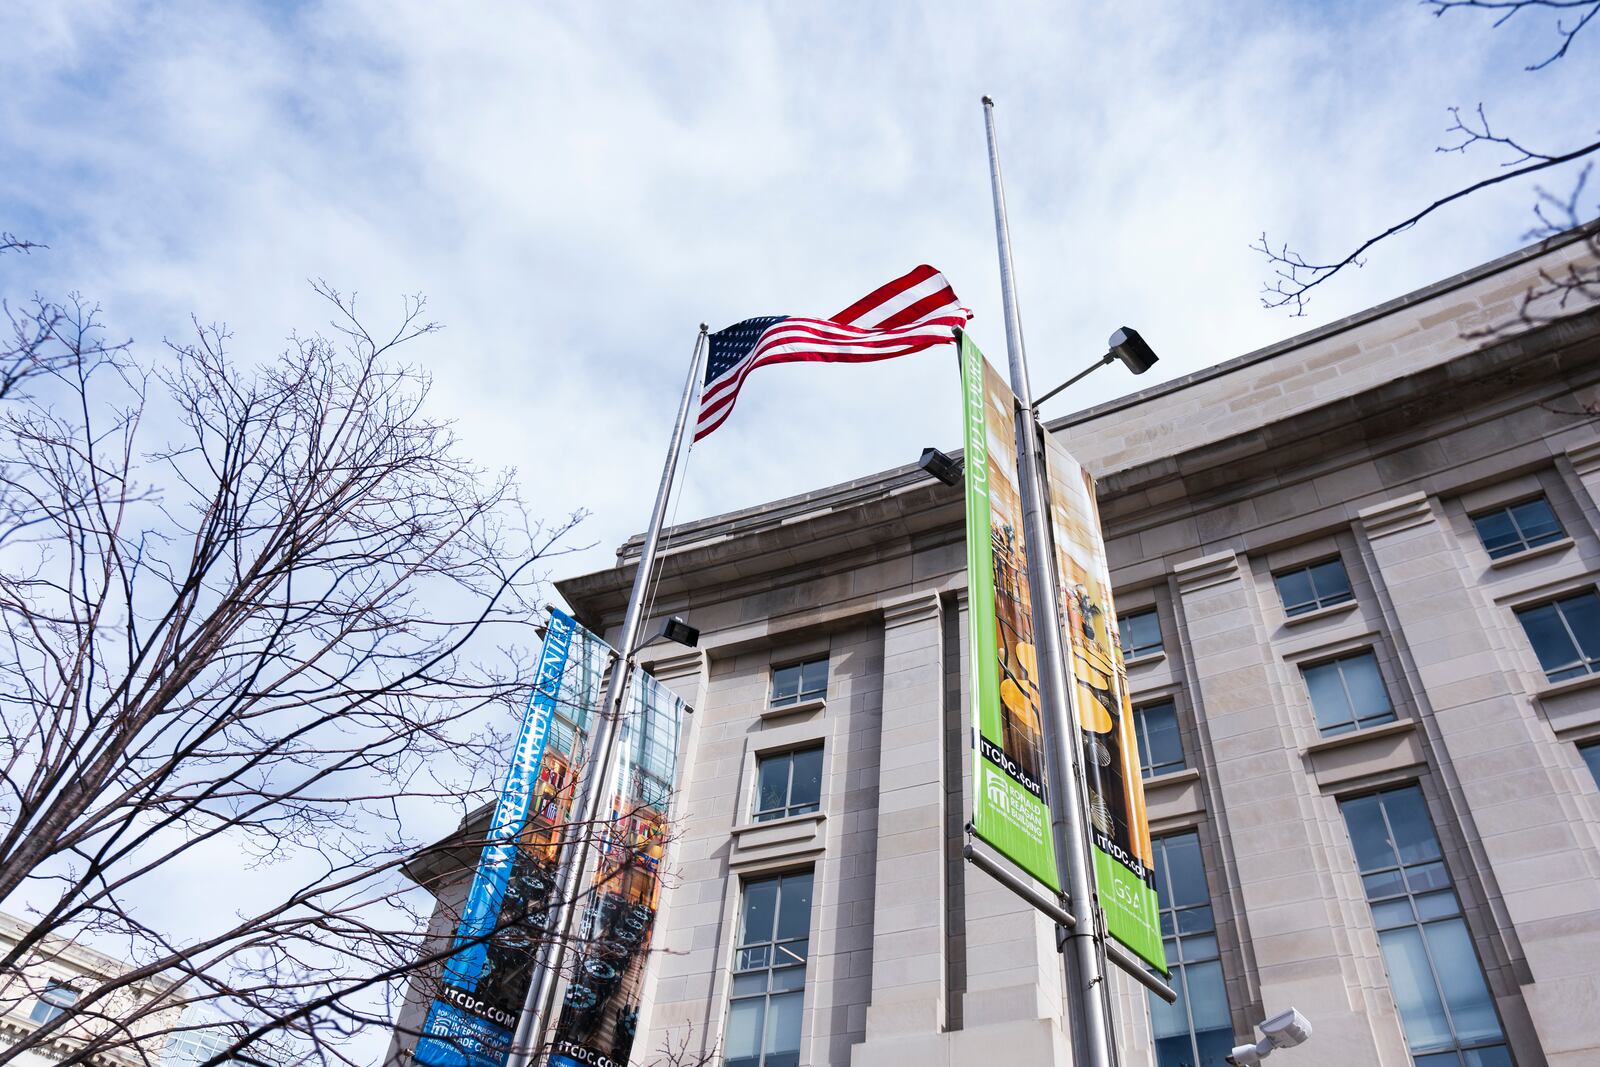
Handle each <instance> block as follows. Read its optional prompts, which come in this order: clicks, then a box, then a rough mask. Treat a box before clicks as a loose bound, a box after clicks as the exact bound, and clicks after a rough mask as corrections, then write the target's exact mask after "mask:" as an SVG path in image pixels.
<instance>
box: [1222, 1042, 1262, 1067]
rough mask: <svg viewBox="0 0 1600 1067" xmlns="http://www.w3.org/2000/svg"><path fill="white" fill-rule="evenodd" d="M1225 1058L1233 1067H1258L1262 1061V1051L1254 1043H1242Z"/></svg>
mask: <svg viewBox="0 0 1600 1067" xmlns="http://www.w3.org/2000/svg"><path fill="white" fill-rule="evenodd" d="M1223 1058H1224V1059H1225V1060H1227V1061H1228V1062H1229V1063H1231V1064H1233V1067H1256V1065H1257V1064H1259V1063H1260V1062H1261V1053H1259V1052H1257V1051H1256V1047H1255V1046H1254V1045H1240V1046H1239V1047H1237V1048H1235V1049H1234V1050H1233V1051H1232V1052H1230V1053H1228V1054H1227V1055H1226V1056H1224V1057H1223Z"/></svg>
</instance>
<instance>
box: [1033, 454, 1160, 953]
mask: <svg viewBox="0 0 1600 1067" xmlns="http://www.w3.org/2000/svg"><path fill="white" fill-rule="evenodd" d="M1045 448H1046V451H1045V466H1046V467H1047V468H1048V470H1049V478H1050V532H1051V540H1053V541H1054V542H1055V555H1056V581H1057V582H1058V583H1059V586H1058V590H1057V591H1058V593H1059V595H1060V599H1061V603H1060V607H1061V622H1062V626H1063V627H1064V628H1065V630H1066V633H1065V635H1064V636H1065V638H1066V647H1067V650H1068V655H1069V658H1070V667H1071V675H1072V679H1071V680H1072V685H1071V689H1070V694H1071V702H1072V709H1073V713H1074V714H1075V715H1076V716H1077V720H1078V726H1079V730H1080V733H1081V736H1082V740H1083V751H1082V754H1081V756H1080V759H1081V760H1082V764H1083V778H1084V783H1085V786H1086V787H1087V792H1088V797H1087V803H1088V810H1087V812H1086V816H1087V818H1088V821H1089V840H1090V842H1091V843H1092V846H1093V852H1094V873H1095V888H1096V890H1097V891H1098V895H1099V897H1100V907H1101V910H1103V911H1104V912H1105V916H1106V930H1107V932H1109V933H1110V934H1111V936H1112V937H1114V938H1116V939H1117V940H1118V941H1120V942H1122V943H1123V944H1124V945H1126V946H1127V947H1128V948H1129V949H1131V950H1132V951H1134V952H1135V953H1137V954H1138V955H1139V956H1140V957H1141V958H1142V959H1144V961H1145V962H1146V963H1149V964H1150V965H1151V966H1153V967H1155V968H1156V969H1157V970H1159V971H1161V973H1163V974H1166V973H1167V961H1166V954H1165V953H1164V952H1163V951H1162V948H1161V926H1160V922H1159V911H1158V905H1157V901H1156V888H1155V866H1154V850H1153V849H1152V847H1151V844H1150V820H1149V817H1148V816H1147V814H1146V812H1145V804H1144V779H1143V777H1142V775H1141V774H1140V771H1139V748H1138V742H1137V741H1136V739H1135V737H1134V732H1133V708H1132V706H1131V704H1130V703H1129V701H1128V674H1127V668H1126V667H1124V666H1123V663H1122V642H1121V640H1120V639H1119V638H1118V636H1117V609H1116V607H1115V606H1114V605H1113V604H1112V602H1111V569H1110V567H1109V566H1108V565H1107V563H1106V546H1105V537H1104V535H1103V534H1102V533H1101V530H1100V510H1099V507H1098V506H1097V504H1096V503H1095V491H1094V478H1093V477H1092V476H1090V474H1089V472H1088V471H1086V470H1084V468H1083V465H1082V464H1080V463H1079V462H1078V461H1077V460H1075V459H1073V458H1072V454H1071V453H1070V452H1068V451H1067V450H1066V448H1065V447H1064V446H1063V445H1062V444H1061V443H1060V442H1059V441H1057V440H1056V439H1055V437H1054V436H1053V435H1051V434H1046V435H1045Z"/></svg>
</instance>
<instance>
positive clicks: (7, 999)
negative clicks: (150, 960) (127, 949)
mask: <svg viewBox="0 0 1600 1067" xmlns="http://www.w3.org/2000/svg"><path fill="white" fill-rule="evenodd" d="M31 929H32V925H31V924H30V923H28V922H27V921H25V920H23V919H19V918H17V917H16V916H14V915H7V914H5V913H3V912H0V950H9V949H12V948H14V947H15V946H16V945H17V943H18V942H20V941H21V940H22V939H23V938H24V937H25V936H26V935H27V934H28V932H29V931H30V930H31ZM127 970H128V965H127V964H126V963H124V962H122V961H120V960H116V959H113V958H112V957H110V956H107V955H105V954H104V953H102V952H96V951H95V950H94V949H92V948H89V947H88V946H86V945H82V944H79V943H78V942H76V941H70V940H67V939H66V938H63V937H56V936H47V937H46V938H44V940H43V941H41V942H40V943H39V944H37V945H36V946H35V948H34V949H33V950H32V951H31V952H29V953H27V954H26V955H25V956H24V957H23V959H22V961H21V962H20V963H19V964H18V965H17V966H16V968H15V969H13V970H10V971H6V972H4V973H0V1054H4V1053H8V1052H9V1053H10V1059H8V1060H7V1062H8V1063H13V1064H16V1065H17V1067H48V1065H49V1064H53V1063H59V1062H60V1061H61V1060H63V1059H65V1058H66V1057H67V1056H69V1055H72V1054H73V1053H75V1052H81V1051H82V1049H83V1046H84V1044H85V1043H86V1042H87V1041H88V1040H91V1039H93V1038H97V1037H100V1036H101V1035H102V1034H104V1033H106V1032H107V1031H115V1027H114V1025H113V1024H112V1023H110V1022H108V1021H107V1019H117V1018H123V1017H126V1016H128V1015H130V1014H131V1013H132V1012H133V1010H134V1009H135V1008H137V1007H138V1006H139V1005H140V1004H141V1003H145V1002H147V1001H149V1000H151V999H153V998H154V997H156V996H157V995H160V994H163V993H166V992H168V991H169V990H170V989H171V986H172V982H171V980H170V979H165V978H151V979H144V980H141V981H138V982H134V983H132V984H130V985H129V986H128V987H127V988H125V989H122V990H119V991H118V992H116V993H114V994H113V995H112V997H111V998H110V1003H109V1005H102V1006H101V1007H99V1008H97V1009H96V1010H95V1011H94V1012H93V1013H92V1014H90V1015H88V1016H86V1017H82V1018H69V1020H68V1022H67V1025H65V1026H63V1027H61V1028H60V1029H59V1030H57V1032H56V1033H55V1035H54V1036H53V1037H51V1038H50V1039H49V1040H42V1041H40V1042H39V1043H37V1044H34V1043H29V1044H28V1045H27V1046H26V1047H23V1048H21V1049H18V1048H16V1046H17V1045H19V1044H22V1043H23V1042H24V1040H25V1039H26V1038H27V1036H28V1035H29V1034H31V1033H33V1032H34V1031H35V1030H37V1029H38V1028H39V1027H41V1026H43V1025H44V1024H45V1023H48V1022H51V1021H52V1020H54V1019H56V1018H58V1017H60V1016H62V1015H66V1016H69V1017H71V1016H74V1014H75V1011H74V1005H75V1004H76V1003H77V1001H78V999H79V998H80V997H82V996H83V995H85V994H86V993H89V992H92V991H93V990H94V989H95V988H96V987H98V986H100V985H101V984H103V983H104V982H106V981H107V980H109V979H112V978H116V977H119V976H121V975H123V974H125V973H126V972H127ZM176 1021H177V1011H176V1010H171V1011H157V1012H153V1013H151V1014H150V1015H148V1016H146V1017H144V1018H143V1019H141V1020H140V1021H139V1022H138V1023H137V1024H136V1026H137V1030H136V1032H135V1033H133V1034H131V1035H129V1034H116V1035H115V1036H116V1042H115V1044H114V1046H113V1047H112V1048H109V1049H106V1050H105V1051H102V1052H100V1053H98V1054H96V1055H95V1056H94V1057H93V1060H92V1062H94V1063H96V1064H101V1065H104V1067H148V1065H150V1064H163V1063H165V1064H173V1063H178V1062H186V1063H198V1062H199V1061H198V1060H187V1061H180V1060H179V1059H178V1058H177V1057H175V1056H173V1055H171V1053H170V1050H171V1046H172V1039H171V1038H170V1037H169V1035H168V1030H169V1029H170V1028H171V1027H172V1026H173V1024H174V1023H175V1022H176ZM141 1035H148V1037H146V1038H145V1039H144V1040H140V1037H141Z"/></svg>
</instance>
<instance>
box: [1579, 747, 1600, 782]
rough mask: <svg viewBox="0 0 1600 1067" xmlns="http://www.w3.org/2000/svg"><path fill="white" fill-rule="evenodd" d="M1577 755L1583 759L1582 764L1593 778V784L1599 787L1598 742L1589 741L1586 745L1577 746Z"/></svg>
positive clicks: (1599, 759)
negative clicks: (1586, 765) (1587, 767)
mask: <svg viewBox="0 0 1600 1067" xmlns="http://www.w3.org/2000/svg"><path fill="white" fill-rule="evenodd" d="M1578 755H1580V756H1582V757H1583V762H1584V763H1586V764H1588V766H1589V773H1590V774H1591V775H1593V776H1594V784H1595V785H1597V786H1600V741H1590V742H1589V743H1588V744H1586V745H1579V746H1578Z"/></svg>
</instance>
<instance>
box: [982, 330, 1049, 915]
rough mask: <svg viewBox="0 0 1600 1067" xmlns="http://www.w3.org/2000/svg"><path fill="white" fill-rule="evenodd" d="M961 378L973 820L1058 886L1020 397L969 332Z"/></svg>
mask: <svg viewBox="0 0 1600 1067" xmlns="http://www.w3.org/2000/svg"><path fill="white" fill-rule="evenodd" d="M961 384H962V390H961V391H962V397H963V411H964V415H965V418H964V420H963V421H964V424H965V434H964V437H965V445H966V450H965V454H964V460H965V466H966V475H965V477H966V511H967V586H968V592H969V597H968V620H969V627H970V631H969V637H970V644H971V654H972V666H971V676H972V683H971V690H972V723H973V736H974V738H975V744H976V747H975V749H974V751H973V774H972V781H973V789H972V823H973V829H974V831H975V832H976V833H977V835H978V836H979V837H980V838H982V839H983V840H984V841H986V842H988V843H989V844H991V845H993V846H994V847H995V848H996V849H998V850H999V851H1000V853H1001V854H1003V855H1004V856H1006V857H1007V858H1008V859H1010V860H1012V861H1013V862H1014V863H1016V864H1017V865H1018V866H1019V867H1021V868H1022V869H1023V870H1025V871H1027V872H1028V873H1029V874H1031V875H1033V877H1035V878H1037V879H1038V880H1039V881H1041V882H1043V883H1045V884H1046V885H1048V886H1049V887H1050V888H1051V889H1054V890H1056V891H1058V892H1059V891H1060V888H1061V887H1060V881H1059V878H1058V876H1057V874H1056V859H1055V845H1054V841H1053V839H1052V836H1051V827H1050V809H1049V804H1048V802H1047V793H1046V790H1047V789H1048V788H1049V786H1048V782H1047V780H1046V778H1047V775H1046V771H1045V748H1044V736H1043V732H1042V720H1041V711H1040V704H1039V682H1038V670H1039V668H1038V657H1037V654H1036V652H1035V644H1034V635H1033V603H1032V600H1031V599H1030V590H1029V588H1028V561H1027V556H1026V552H1025V542H1024V540H1023V522H1022V496H1021V493H1020V492H1019V491H1018V479H1017V439H1016V399H1015V395H1014V394H1013V393H1012V392H1011V388H1010V386H1008V385H1007V384H1006V382H1005V380H1004V379H1003V378H1001V377H1000V375H999V374H998V373H997V372H996V371H995V369H994V368H993V367H991V366H990V365H989V362H988V360H986V359H985V358H984V356H983V353H982V352H980V351H979V350H978V346H977V345H975V344H973V343H972V341H971V339H970V338H968V337H967V335H966V334H965V333H964V332H963V333H962V335H961Z"/></svg>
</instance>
